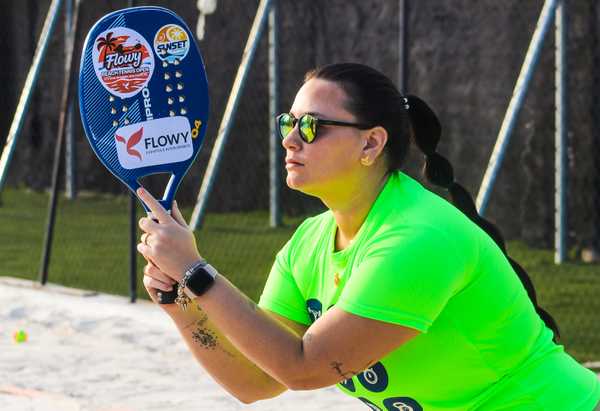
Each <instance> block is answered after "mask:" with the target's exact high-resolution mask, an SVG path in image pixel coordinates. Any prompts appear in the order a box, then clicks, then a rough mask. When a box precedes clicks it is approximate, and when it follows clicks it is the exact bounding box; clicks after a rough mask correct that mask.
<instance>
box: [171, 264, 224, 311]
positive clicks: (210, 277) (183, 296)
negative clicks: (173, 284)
mask: <svg viewBox="0 0 600 411" xmlns="http://www.w3.org/2000/svg"><path fill="white" fill-rule="evenodd" d="M217 274H218V273H217V270H216V269H215V268H214V267H213V266H212V265H210V264H208V262H207V261H206V260H204V259H200V260H198V261H196V262H195V263H194V264H192V265H191V266H189V267H188V268H187V270H186V271H185V272H184V273H183V276H182V278H181V280H180V281H179V289H178V294H177V299H176V300H175V302H177V303H178V304H179V305H180V306H181V308H183V309H184V310H185V309H186V308H187V305H188V304H189V303H190V299H194V298H197V297H200V296H201V295H202V294H204V293H205V292H206V291H208V289H209V288H210V287H212V285H213V284H214V282H215V278H216V276H217Z"/></svg>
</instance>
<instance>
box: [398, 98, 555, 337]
mask: <svg viewBox="0 0 600 411" xmlns="http://www.w3.org/2000/svg"><path fill="white" fill-rule="evenodd" d="M404 101H405V103H406V104H405V105H404V106H405V107H406V106H408V107H407V108H408V116H409V119H410V123H411V128H412V133H411V134H412V139H413V142H414V143H415V145H416V146H417V147H419V149H420V150H421V151H422V152H423V154H425V165H424V168H423V174H424V175H425V177H426V178H427V180H428V181H429V182H430V183H432V184H434V185H436V186H439V187H443V188H445V189H446V190H448V193H449V194H450V200H451V201H452V204H454V206H456V207H457V208H458V209H459V210H460V211H462V212H463V213H464V214H465V215H466V216H467V217H468V218H470V219H471V221H473V222H474V223H475V224H477V225H478V226H479V227H480V228H482V229H483V230H484V231H485V232H486V233H487V234H488V235H489V236H490V237H491V238H492V239H493V240H494V242H495V243H496V244H497V245H498V247H500V249H501V250H502V252H503V253H504V255H505V256H506V258H507V259H508V261H509V262H510V265H511V266H512V268H513V270H514V271H515V273H516V274H517V276H518V277H519V279H520V280H521V283H523V286H524V287H525V290H526V291H527V295H528V296H529V299H530V300H531V302H532V303H533V305H534V307H535V310H536V312H537V313H538V315H539V316H540V317H541V319H542V320H543V321H544V323H545V324H546V326H547V327H548V328H550V329H551V330H552V331H553V332H554V341H555V342H556V341H557V340H558V339H559V338H560V332H559V329H558V325H557V323H556V321H555V320H554V318H552V316H551V315H550V314H549V313H548V312H547V311H546V310H544V309H543V308H541V307H540V306H539V305H538V302H537V296H536V293H535V288H534V287H533V283H532V282H531V279H530V278H529V275H528V274H527V272H526V271H525V269H524V268H523V267H522V266H521V265H520V264H519V263H517V262H516V261H515V260H513V259H512V258H511V257H509V256H508V253H507V251H506V244H505V242H504V238H503V237H502V234H501V233H500V230H499V229H498V228H497V227H496V226H495V225H494V224H492V223H491V222H489V221H488V220H486V219H485V218H483V217H482V216H480V215H479V213H478V212H477V208H476V207H475V203H474V202H473V198H472V197H471V195H470V194H469V192H468V191H467V190H466V189H465V188H464V187H463V186H462V185H460V184H459V183H457V182H456V181H454V171H453V169H452V165H451V164H450V162H449V161H448V160H447V159H446V158H445V157H443V156H442V155H440V154H439V153H437V152H436V148H437V145H438V143H439V141H440V137H441V134H442V127H441V125H440V122H439V120H438V118H437V116H436V115H435V113H434V112H433V110H431V108H429V106H428V105H427V104H426V103H425V102H424V101H423V100H421V99H420V98H418V97H416V96H412V95H409V96H406V97H404Z"/></svg>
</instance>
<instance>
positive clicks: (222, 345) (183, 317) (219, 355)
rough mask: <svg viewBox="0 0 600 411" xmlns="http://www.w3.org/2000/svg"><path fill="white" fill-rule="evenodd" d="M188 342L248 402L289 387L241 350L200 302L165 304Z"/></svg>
mask: <svg viewBox="0 0 600 411" xmlns="http://www.w3.org/2000/svg"><path fill="white" fill-rule="evenodd" d="M165 311H166V312H167V313H168V314H169V316H170V317H171V319H172V320H173V322H174V323H175V325H176V326H177V329H178V330H179V332H180V334H181V336H182V337H183V339H184V341H185V343H186V345H187V346H188V348H189V349H190V351H191V352H192V354H193V355H194V357H195V358H196V360H197V361H198V362H199V363H200V364H201V365H202V366H203V368H204V369H205V370H206V371H207V372H208V373H209V374H210V375H211V376H212V378H213V379H214V380H215V381H216V382H217V383H218V384H219V385H221V386H222V387H223V388H224V389H225V390H227V391H228V392H229V393H230V394H231V395H233V396H234V397H236V398H237V399H238V400H240V401H241V402H243V403H245V404H249V403H252V402H255V401H258V400H262V399H266V398H272V397H275V396H277V395H279V394H281V393H282V392H284V391H286V389H287V388H286V387H285V386H284V385H282V384H281V383H279V382H278V381H276V380H275V379H273V378H272V377H271V376H269V375H268V374H267V373H265V372H264V371H263V370H261V369H260V368H259V367H257V366H256V365H255V364H254V363H253V362H251V361H250V360H248V359H247V358H246V356H244V355H243V354H242V353H240V352H239V351H238V350H237V349H236V348H235V346H234V345H233V344H231V342H230V341H229V340H228V339H227V337H225V336H224V335H223V334H222V333H221V332H220V331H219V330H218V328H217V327H215V325H214V324H213V323H212V322H211V321H210V319H209V318H208V316H207V315H206V313H205V312H204V311H202V309H201V308H200V307H199V306H198V305H197V304H190V306H189V307H188V310H187V311H186V312H185V313H184V312H182V311H181V309H179V307H177V306H175V305H173V304H170V305H169V307H165Z"/></svg>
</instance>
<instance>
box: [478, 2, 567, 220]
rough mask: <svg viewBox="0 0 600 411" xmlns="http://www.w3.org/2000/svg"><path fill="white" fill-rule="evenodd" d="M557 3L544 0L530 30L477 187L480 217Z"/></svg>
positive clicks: (485, 205) (483, 212) (485, 206)
mask: <svg viewBox="0 0 600 411" xmlns="http://www.w3.org/2000/svg"><path fill="white" fill-rule="evenodd" d="M556 3H557V0H546V2H545V3H544V7H543V8H542V12H541V13H540V17H539V19H538V22H537V25H536V27H535V32H534V33H533V37H532V38H531V42H530V43H529V48H528V49H527V54H526V56H525V61H523V66H522V67H521V72H520V73H519V77H518V79H517V83H516V84H515V88H514V90H513V95H512V98H511V99H510V103H509V104H508V109H507V110H506V115H505V116H504V120H503V121H502V126H501V127H500V132H499V133H498V138H497V139H496V144H495V146H494V150H493V151H492V155H491V156H490V161H489V163H488V167H487V170H486V171H485V174H484V176H483V181H482V182H481V187H480V188H479V194H478V195H477V210H478V211H479V214H480V215H482V216H483V215H484V214H485V210H486V208H487V204H488V201H489V197H490V192H491V190H492V187H493V185H494V181H495V180H496V176H497V175H498V171H499V170H500V165H501V164H502V160H503V159H504V153H505V152H506V148H507V146H508V141H509V140H510V137H511V135H512V131H513V129H514V127H515V124H516V122H517V115H518V114H519V111H521V107H522V106H523V102H524V100H525V94H526V93H527V89H528V88H529V83H530V81H531V78H532V77H533V72H534V70H535V67H536V66H537V63H538V60H539V57H540V52H541V50H542V46H543V44H544V38H545V37H546V32H547V31H548V29H549V27H550V24H551V23H552V19H553V18H554V12H555V10H556Z"/></svg>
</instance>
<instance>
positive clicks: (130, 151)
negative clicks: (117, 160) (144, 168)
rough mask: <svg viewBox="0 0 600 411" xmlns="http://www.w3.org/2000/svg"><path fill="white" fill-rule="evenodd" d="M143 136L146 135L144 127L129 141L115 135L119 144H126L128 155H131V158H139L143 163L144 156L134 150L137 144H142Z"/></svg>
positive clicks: (130, 137)
mask: <svg viewBox="0 0 600 411" xmlns="http://www.w3.org/2000/svg"><path fill="white" fill-rule="evenodd" d="M143 135H144V127H142V128H140V129H139V130H138V131H136V132H135V133H133V134H132V135H131V136H129V139H127V140H125V138H124V137H121V136H120V135H118V134H115V139H116V140H117V141H118V142H119V143H123V144H125V147H126V148H127V154H129V155H130V156H133V157H137V158H139V159H140V161H141V160H142V155H141V154H140V152H139V151H137V150H135V149H133V146H135V145H136V144H137V143H139V142H140V140H141V139H142V136H143Z"/></svg>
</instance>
